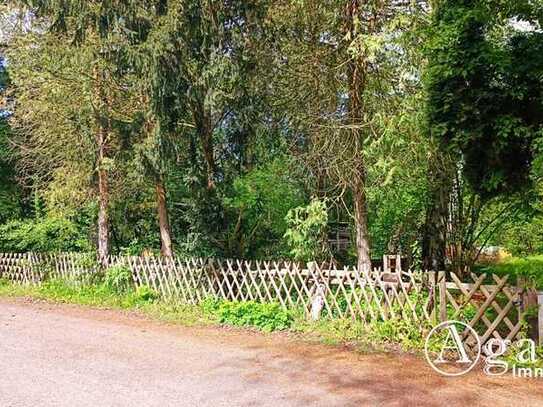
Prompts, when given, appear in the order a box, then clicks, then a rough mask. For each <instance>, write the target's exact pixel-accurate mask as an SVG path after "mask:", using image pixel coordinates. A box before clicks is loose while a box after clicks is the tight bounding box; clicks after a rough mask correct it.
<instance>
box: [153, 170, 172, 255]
mask: <svg viewBox="0 0 543 407" xmlns="http://www.w3.org/2000/svg"><path fill="white" fill-rule="evenodd" d="M156 200H157V211H158V223H159V227H160V246H161V248H160V252H161V253H162V255H163V256H165V257H172V256H173V252H172V239H171V229H170V220H169V218H168V206H167V204H166V188H165V186H164V181H163V179H162V177H159V178H158V179H157V182H156Z"/></svg>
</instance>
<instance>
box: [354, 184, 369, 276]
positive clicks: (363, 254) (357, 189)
mask: <svg viewBox="0 0 543 407" xmlns="http://www.w3.org/2000/svg"><path fill="white" fill-rule="evenodd" d="M353 201H354V202H353V203H354V224H355V230H356V254H357V257H358V270H369V269H370V268H371V257H370V242H369V234H368V209H367V201H366V191H365V190H364V183H363V182H362V181H359V182H357V183H356V184H355V186H354V188H353Z"/></svg>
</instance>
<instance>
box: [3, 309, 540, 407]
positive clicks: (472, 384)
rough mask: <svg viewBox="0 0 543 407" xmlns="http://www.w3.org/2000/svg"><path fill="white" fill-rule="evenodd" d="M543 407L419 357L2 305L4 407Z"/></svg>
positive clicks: (521, 384)
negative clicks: (445, 373)
mask: <svg viewBox="0 0 543 407" xmlns="http://www.w3.org/2000/svg"><path fill="white" fill-rule="evenodd" d="M306 405H307V406H327V407H328V406H349V405H352V406H374V405H375V406H378V405H379V406H380V405H383V406H384V405H386V406H441V405H447V406H454V405H458V406H468V405H469V406H479V405H480V406H492V407H496V406H513V405H518V406H543V381H542V380H539V381H537V380H532V381H530V380H524V379H513V378H510V377H508V378H505V377H503V378H488V377H485V376H483V375H482V374H480V373H473V374H470V375H469V376H467V377H461V378H455V379H450V378H442V377H440V376H438V375H437V374H436V373H434V372H433V371H432V370H431V369H430V368H429V367H427V366H426V364H425V363H424V361H423V360H422V359H420V358H418V357H415V356H403V355H402V356H398V355H362V354H357V353H354V352H351V351H349V350H346V349H339V348H334V347H327V346H324V345H316V344H308V343H303V342H300V341H299V340H295V339H292V338H289V337H287V336H286V335H261V334H258V333H252V332H246V331H237V330H226V329H220V328H186V327H182V326H175V325H168V324H164V323H159V322H154V321H150V320H148V319H146V318H144V317H141V316H138V315H136V314H130V313H124V312H120V311H113V310H96V309H89V308H84V307H77V306H72V305H58V304H50V303H43V302H33V301H30V300H27V299H0V407H30V406H39V407H47V406H55V407H57V406H58V407H64V406H66V407H68V406H69V407H78V406H93V407H95V406H98V407H102V406H145V407H148V406H161V407H165V406H306Z"/></svg>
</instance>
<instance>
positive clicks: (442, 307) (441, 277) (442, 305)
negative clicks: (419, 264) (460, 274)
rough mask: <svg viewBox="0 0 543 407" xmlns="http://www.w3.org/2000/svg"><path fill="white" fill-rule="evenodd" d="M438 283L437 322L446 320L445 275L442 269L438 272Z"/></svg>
mask: <svg viewBox="0 0 543 407" xmlns="http://www.w3.org/2000/svg"><path fill="white" fill-rule="evenodd" d="M437 275H438V277H437V278H438V285H439V322H444V321H446V320H447V275H446V274H445V272H444V271H440V272H438V274H437Z"/></svg>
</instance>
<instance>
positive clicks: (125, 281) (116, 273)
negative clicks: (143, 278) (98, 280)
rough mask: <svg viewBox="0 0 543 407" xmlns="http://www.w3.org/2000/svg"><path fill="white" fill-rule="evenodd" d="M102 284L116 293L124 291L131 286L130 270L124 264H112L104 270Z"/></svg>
mask: <svg viewBox="0 0 543 407" xmlns="http://www.w3.org/2000/svg"><path fill="white" fill-rule="evenodd" d="M104 285H105V286H106V287H107V288H109V289H110V290H112V291H113V292H116V293H125V292H127V291H129V290H130V289H131V288H132V287H133V283H132V271H131V270H130V269H129V268H126V267H124V266H113V267H110V268H108V269H107V270H106V274H105V277H104Z"/></svg>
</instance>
